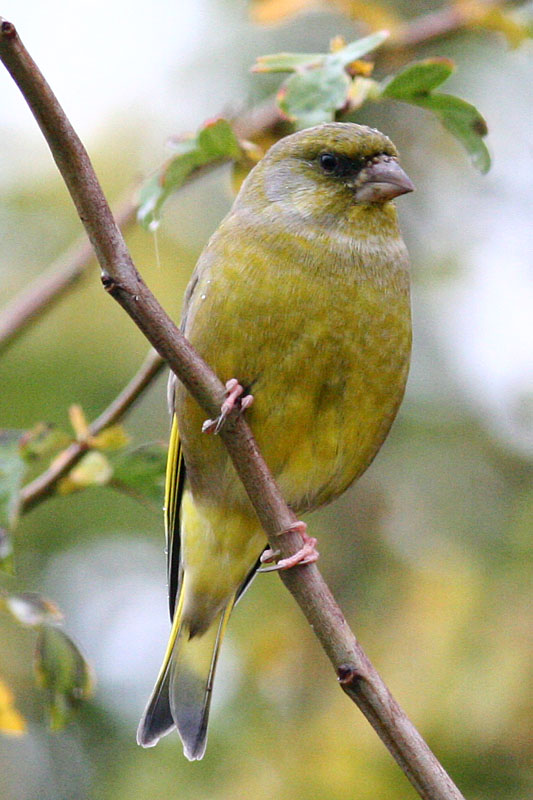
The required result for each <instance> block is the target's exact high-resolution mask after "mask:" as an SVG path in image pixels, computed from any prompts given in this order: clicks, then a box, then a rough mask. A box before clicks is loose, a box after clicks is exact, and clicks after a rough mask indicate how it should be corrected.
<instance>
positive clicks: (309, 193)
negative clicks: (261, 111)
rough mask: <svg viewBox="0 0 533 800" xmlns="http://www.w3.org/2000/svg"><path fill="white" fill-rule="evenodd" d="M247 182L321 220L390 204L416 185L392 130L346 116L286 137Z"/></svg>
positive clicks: (259, 194)
mask: <svg viewBox="0 0 533 800" xmlns="http://www.w3.org/2000/svg"><path fill="white" fill-rule="evenodd" d="M247 184H248V185H247V186H246V188H245V193H246V194H247V195H249V193H250V192H252V193H254V194H255V196H256V198H257V199H259V198H260V200H261V201H263V202H266V203H267V204H268V203H277V204H280V205H281V206H282V207H283V208H284V209H285V210H286V211H288V212H290V211H291V210H292V212H294V213H297V214H298V215H299V216H303V217H308V218H312V219H315V220H318V218H324V217H329V218H331V217H332V216H334V217H337V218H338V217H339V216H341V215H343V214H346V212H347V211H349V210H350V209H353V207H354V206H374V207H376V206H384V204H386V203H388V202H389V201H390V200H393V199H394V198H395V197H398V196H399V195H401V194H405V193H407V192H412V191H413V189H414V186H413V184H412V182H411V181H410V179H409V178H408V176H407V175H406V173H405V172H404V170H403V169H402V168H401V167H400V164H399V162H398V152H397V150H396V148H395V146H394V145H393V143H392V142H391V140H390V139H389V138H388V137H387V136H385V135H384V134H382V133H380V132H379V131H377V130H374V129H373V128H368V127H366V126H364V125H355V124H354V123H341V122H332V123H326V124H324V125H317V126H316V127H314V128H307V129H305V130H303V131H298V132H297V133H293V134H291V135H290V136H286V137H285V138H284V139H281V140H280V141H279V142H277V143H276V144H275V145H273V147H271V148H270V150H269V151H268V153H267V154H266V155H265V157H264V158H263V160H262V161H261V162H260V163H259V165H258V166H257V167H256V168H255V170H254V171H253V173H252V174H251V175H250V177H249V180H248V181H247Z"/></svg>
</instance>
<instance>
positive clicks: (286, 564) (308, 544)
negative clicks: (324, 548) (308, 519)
mask: <svg viewBox="0 0 533 800" xmlns="http://www.w3.org/2000/svg"><path fill="white" fill-rule="evenodd" d="M289 531H290V532H292V531H294V532H295V533H299V534H300V536H301V537H302V539H303V540H304V543H303V547H301V548H300V550H298V551H297V552H296V553H294V555H292V556H289V557H288V558H282V559H281V561H278V562H277V564H273V565H272V566H271V567H262V568H261V569H260V570H259V572H273V571H274V570H282V569H290V568H291V567H296V566H298V565H300V566H302V565H304V564H312V563H313V562H314V561H316V560H317V559H318V555H319V554H318V551H317V549H316V539H315V538H314V537H313V536H308V535H307V525H306V524H305V522H302V521H301V520H298V522H293V524H292V525H291V526H290V528H289V530H288V531H283V532H282V533H289ZM277 556H279V550H270V549H268V550H265V551H264V553H263V555H262V556H261V562H262V563H268V562H270V561H274V560H275V559H276V558H277Z"/></svg>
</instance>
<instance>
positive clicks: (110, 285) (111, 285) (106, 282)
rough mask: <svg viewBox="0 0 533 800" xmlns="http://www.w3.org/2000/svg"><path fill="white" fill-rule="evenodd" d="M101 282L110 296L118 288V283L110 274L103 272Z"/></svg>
mask: <svg viewBox="0 0 533 800" xmlns="http://www.w3.org/2000/svg"><path fill="white" fill-rule="evenodd" d="M101 281H102V286H103V287H104V289H105V290H106V292H109V293H110V294H112V293H113V292H114V291H115V290H116V289H117V288H118V286H117V284H116V281H115V280H114V278H112V277H111V275H110V274H109V273H108V272H102V277H101Z"/></svg>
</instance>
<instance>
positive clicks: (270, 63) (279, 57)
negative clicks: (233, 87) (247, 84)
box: [252, 53, 353, 72]
mask: <svg viewBox="0 0 533 800" xmlns="http://www.w3.org/2000/svg"><path fill="white" fill-rule="evenodd" d="M326 58H327V53H272V54H271V55H268V56H259V58H258V59H257V60H256V62H255V64H254V65H253V67H252V72H298V71H299V70H301V69H311V68H313V67H321V66H322V65H323V64H324V60H325V59H326ZM352 60H353V59H352Z"/></svg>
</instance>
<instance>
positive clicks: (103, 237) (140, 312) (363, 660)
mask: <svg viewBox="0 0 533 800" xmlns="http://www.w3.org/2000/svg"><path fill="white" fill-rule="evenodd" d="M0 57H1V58H2V60H3V62H4V64H5V66H6V67H7V69H8V70H9V71H10V73H11V75H12V76H13V78H14V79H15V81H16V83H17V84H18V86H19V88H20V89H21V91H22V93H23V95H24V97H25V99H26V101H27V102H28V104H29V106H30V108H31V110H32V112H33V114H34V116H35V117H36V119H37V121H38V123H39V125H40V127H41V130H42V131H43V134H44V136H45V138H46V139H47V141H48V144H49V146H50V148H51V150H52V154H53V155H54V158H55V160H56V163H57V164H58V166H59V169H60V171H61V174H62V175H63V179H64V180H65V183H66V184H67V187H68V188H69V191H70V193H71V195H72V198H73V201H74V203H75V205H76V208H77V209H78V212H79V214H80V217H81V219H82V221H83V223H84V225H85V227H86V230H87V232H88V234H89V237H90V239H91V242H92V244H93V247H94V248H95V251H96V253H97V256H98V260H99V262H100V265H101V268H102V280H103V284H104V286H105V288H106V289H107V291H108V292H109V293H110V294H111V295H112V296H113V297H114V298H115V299H116V300H117V301H118V302H119V303H120V304H121V305H122V306H123V308H124V309H125V310H126V311H127V312H128V314H129V315H130V316H131V317H132V319H133V320H134V321H135V322H136V324H137V325H138V326H139V327H140V329H141V330H142V331H143V332H144V333H145V335H146V337H147V338H148V339H149V340H150V342H151V343H152V344H153V346H154V347H155V348H156V349H157V350H158V352H159V353H160V355H161V356H162V357H163V358H164V359H165V360H166V361H168V363H169V365H170V367H171V369H172V370H173V371H174V372H175V373H176V375H178V377H179V378H180V380H182V381H183V383H184V384H185V386H186V387H187V388H188V389H189V391H190V392H191V394H192V395H193V396H194V397H195V399H196V400H197V401H198V403H199V404H200V405H201V406H202V408H203V409H204V410H205V412H206V414H207V415H208V416H210V417H213V416H215V414H216V413H217V411H218V408H219V407H220V403H221V401H222V399H223V397H224V391H223V386H222V384H221V382H220V381H219V380H218V378H217V377H216V376H215V375H214V374H213V372H212V371H211V370H210V369H209V368H208V367H207V365H206V364H205V363H204V362H203V361H202V360H201V359H200V358H199V356H198V355H197V354H196V353H195V351H194V349H193V348H192V347H191V345H190V344H189V343H188V342H187V341H186V339H185V338H184V337H183V335H182V334H181V333H180V331H179V330H178V329H177V328H176V326H175V325H174V324H173V323H172V321H171V320H170V318H169V317H168V315H167V314H166V313H165V312H164V311H163V309H162V308H161V306H160V305H159V304H158V303H157V301H156V299H155V298H154V296H153V295H152V294H151V292H150V291H149V289H148V288H147V287H146V285H145V284H144V282H143V281H142V279H141V277H140V275H139V274H138V272H137V270H136V269H135V267H134V265H133V263H132V261H131V258H130V256H129V254H128V252H127V249H126V245H125V243H124V241H123V239H122V237H121V235H120V232H119V231H118V230H117V228H116V225H115V223H114V220H113V218H112V215H111V212H110V210H109V206H108V205H107V202H106V200H105V198H104V196H103V193H102V191H101V189H100V186H99V184H98V181H97V179H96V176H95V174H94V171H93V169H92V166H91V164H90V161H89V158H88V156H87V153H86V152H85V150H84V148H83V146H82V144H81V142H80V141H79V139H78V137H77V135H76V133H75V132H74V130H73V129H72V127H71V125H70V123H69V122H68V120H67V119H66V117H65V115H64V113H63V111H62V109H61V107H60V106H59V104H58V102H57V100H56V98H55V97H54V95H53V93H52V91H51V90H50V87H49V86H48V85H47V83H46V82H45V80H44V78H43V76H42V75H41V73H40V72H39V70H38V68H37V66H36V65H35V63H34V62H33V61H32V59H31V58H30V56H29V54H28V53H27V51H26V50H25V48H24V47H23V45H22V44H21V42H20V39H19V38H18V36H17V34H16V31H15V28H14V26H13V25H12V24H11V23H9V22H5V21H3V22H0ZM228 423H229V424H227V425H226V426H225V427H224V428H223V429H222V431H221V438H222V439H223V441H224V444H225V445H226V447H227V449H228V452H229V454H230V456H231V458H232V461H233V464H234V465H235V468H236V470H237V472H238V474H239V476H240V478H241V480H242V482H243V484H244V486H245V488H246V491H247V492H248V495H249V497H250V499H251V501H252V503H253V505H254V508H255V510H256V512H257V515H258V517H259V519H260V521H261V523H262V525H263V527H264V529H265V532H266V534H267V536H268V539H269V542H270V544H271V546H272V547H275V548H277V549H279V550H280V551H281V555H282V557H287V556H289V555H291V554H292V553H294V552H296V550H297V549H298V548H299V547H301V545H302V540H301V537H300V536H299V534H297V533H294V532H291V533H288V534H287V535H285V536H282V537H279V536H278V534H279V533H280V532H281V531H287V530H288V528H289V527H290V525H291V523H292V522H294V521H295V517H294V514H293V513H292V512H291V510H290V509H289V508H288V506H287V505H286V503H285V502H284V500H283V497H282V496H281V494H280V491H279V489H278V487H277V486H276V484H275V482H274V480H273V478H272V476H271V475H270V473H269V471H268V468H267V466H266V464H265V462H264V461H263V459H262V458H261V455H260V453H259V452H258V449H257V445H256V443H255V441H254V439H253V437H252V433H251V431H250V428H249V427H248V425H247V424H246V422H245V420H244V419H243V418H242V417H238V418H235V417H234V416H233V417H230V418H229V419H228ZM281 577H282V579H283V581H284V582H285V584H286V585H287V586H288V588H289V589H290V590H291V592H292V593H293V595H294V597H295V598H296V600H297V602H298V603H299V604H300V606H301V608H302V610H303V612H304V613H305V615H306V617H307V619H308V620H309V622H310V624H311V625H312V627H313V629H314V631H315V633H316V634H317V636H318V638H319V640H320V642H321V643H322V646H323V647H324V649H325V651H326V653H327V654H328V656H329V658H330V660H331V662H332V664H333V666H334V668H335V670H336V673H337V676H338V678H339V680H340V682H341V685H342V686H343V688H344V689H345V691H346V692H347V693H348V694H349V696H350V697H352V699H354V701H355V702H356V703H357V705H358V706H359V708H361V710H362V711H363V713H364V714H365V715H366V716H367V718H368V719H369V721H370V722H371V724H372V725H373V726H374V728H375V730H376V731H377V733H378V734H379V735H380V737H381V738H382V740H383V742H384V743H385V744H386V746H387V747H388V749H389V751H390V752H391V753H392V755H393V756H394V758H395V759H396V761H397V762H398V764H399V765H400V766H401V768H402V769H403V770H404V772H405V774H406V775H407V777H408V778H409V780H410V781H411V782H412V784H413V786H414V787H415V788H416V789H417V791H418V793H419V794H420V796H421V797H422V798H425V800H460V799H461V798H462V795H461V793H460V792H459V790H458V789H457V788H456V787H455V786H454V784H453V783H452V781H451V779H450V778H449V777H448V775H447V774H446V772H445V771H444V769H443V768H442V766H441V765H440V764H439V762H438V761H437V759H436V758H435V756H434V755H433V754H432V753H431V751H430V750H429V748H428V746H427V745H426V743H425V742H424V741H423V739H422V738H421V737H420V735H419V734H418V732H417V731H416V729H415V728H414V727H413V725H412V724H411V723H410V722H409V720H408V719H407V717H406V716H405V714H404V712H403V711H402V710H401V709H400V707H399V706H398V704H397V703H396V701H395V700H394V698H393V697H392V696H391V694H390V693H389V691H388V689H387V687H386V686H385V684H384V683H383V681H382V680H381V678H380V677H379V675H378V674H377V672H376V670H375V669H374V667H373V666H372V665H371V664H370V662H369V660H368V658H367V657H366V655H365V653H364V652H363V650H362V648H361V647H360V645H359V644H358V642H357V641H356V639H355V636H354V634H353V633H352V632H351V631H350V629H349V627H348V625H347V624H346V621H345V620H344V617H343V615H342V612H341V610H340V609H339V607H338V606H337V604H336V603H335V601H334V599H333V597H332V595H331V592H330V591H329V589H328V587H327V585H326V584H325V582H324V580H323V579H322V577H321V575H320V572H319V571H318V569H317V567H316V566H315V565H307V566H302V567H296V568H294V569H292V570H287V571H286V572H284V573H282V575H281Z"/></svg>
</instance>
